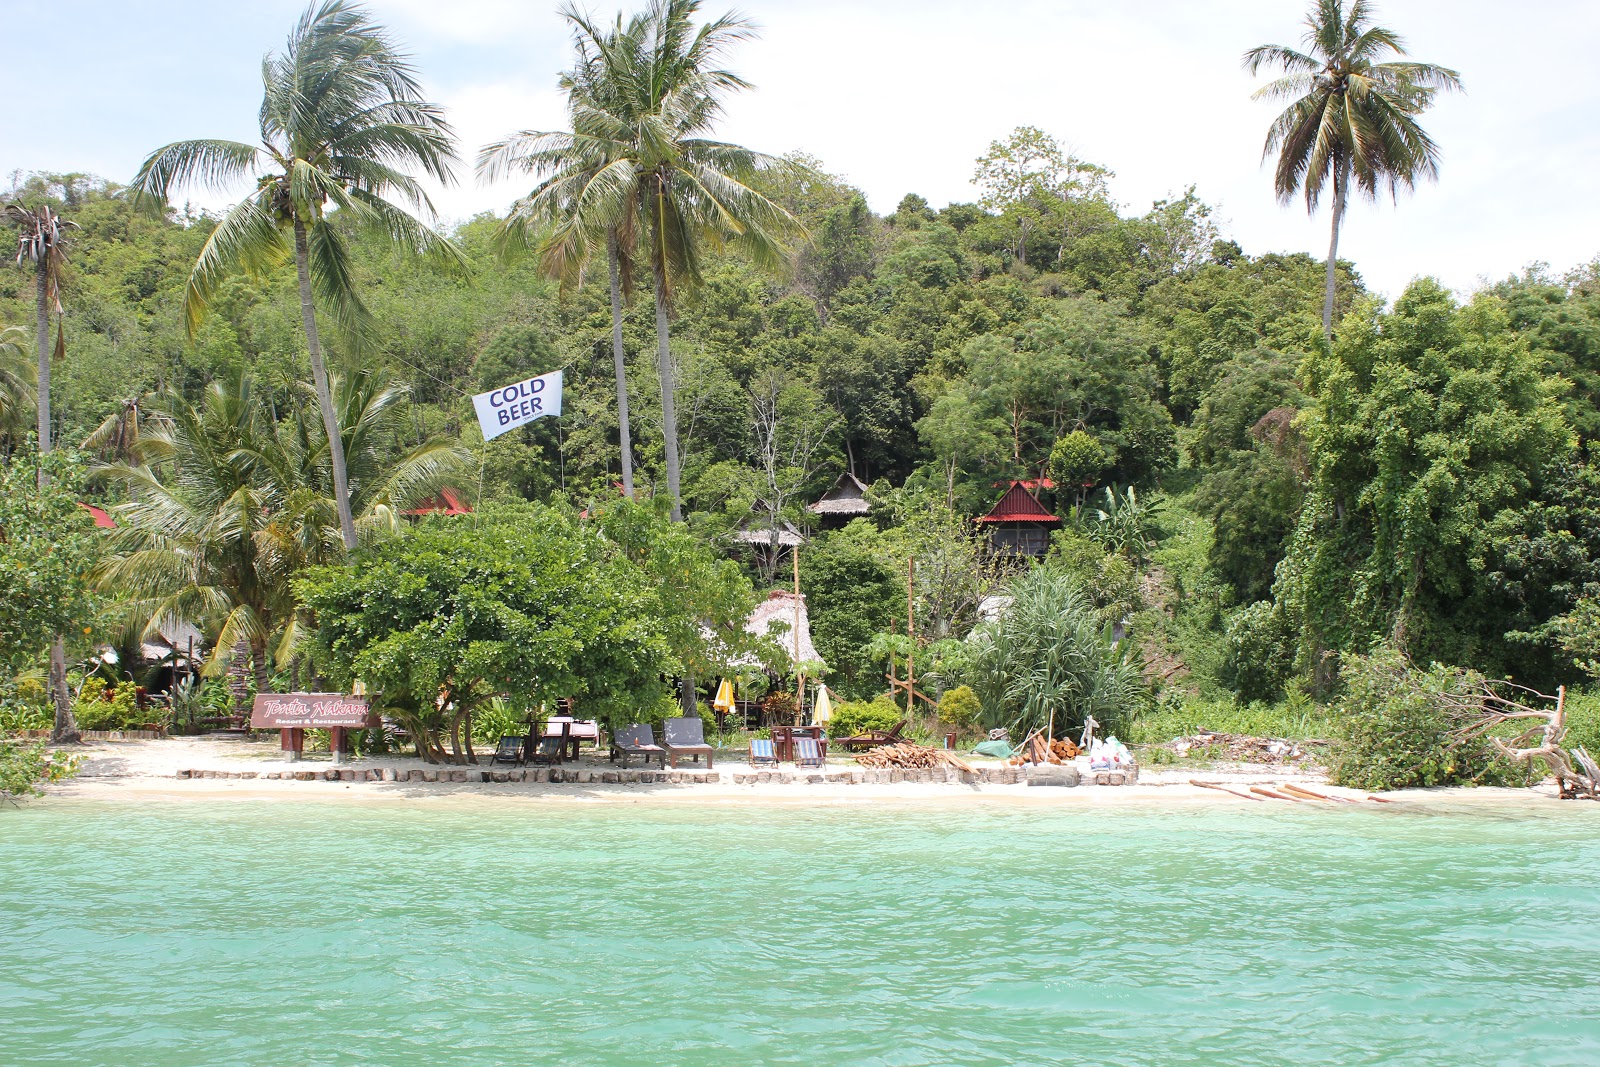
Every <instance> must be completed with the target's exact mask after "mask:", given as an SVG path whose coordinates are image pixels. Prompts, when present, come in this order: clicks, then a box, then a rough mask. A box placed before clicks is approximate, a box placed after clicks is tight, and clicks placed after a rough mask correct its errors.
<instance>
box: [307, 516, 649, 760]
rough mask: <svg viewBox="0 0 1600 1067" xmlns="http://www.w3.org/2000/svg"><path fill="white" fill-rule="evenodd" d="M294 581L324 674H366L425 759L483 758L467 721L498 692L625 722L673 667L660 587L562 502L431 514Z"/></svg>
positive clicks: (349, 677) (532, 705) (337, 677)
mask: <svg viewBox="0 0 1600 1067" xmlns="http://www.w3.org/2000/svg"><path fill="white" fill-rule="evenodd" d="M297 589H298V591H299V594H300V596H301V597H302V598H303V600H304V602H305V604H306V606H307V607H308V608H309V609H310V611H311V612H312V613H313V614H314V615H315V618H316V624H317V630H316V634H317V642H318V645H319V647H320V648H321V650H322V655H323V657H324V661H325V663H326V664H327V671H328V674H329V677H330V678H332V679H333V680H334V682H335V683H336V684H338V685H340V686H348V685H352V684H353V683H354V682H355V681H357V680H360V681H361V682H363V683H364V684H365V685H366V686H367V688H368V690H369V691H371V692H373V693H374V694H375V695H376V697H377V701H378V703H379V705H380V706H381V707H382V708H383V709H384V710H385V712H386V713H387V714H391V715H394V716H396V717H398V718H399V719H400V720H401V721H402V722H404V723H405V725H406V728H407V730H408V731H410V733H411V734H412V736H413V737H415V738H417V739H418V747H419V750H420V752H421V753H422V755H423V758H424V759H427V760H429V761H430V762H437V761H453V762H470V761H473V760H474V757H473V754H472V747H471V727H472V722H471V720H472V716H473V714H474V712H475V711H476V710H477V709H478V708H481V707H484V706H485V705H487V704H488V703H489V702H490V701H491V700H493V699H495V698H496V697H499V698H501V699H502V700H504V701H505V702H506V703H508V704H510V705H511V706H513V707H515V708H518V709H521V710H524V711H526V712H528V713H529V714H537V713H538V711H539V709H540V708H541V707H548V706H551V705H553V704H554V703H555V701H556V700H558V699H560V698H563V697H570V698H572V700H573V701H574V702H575V704H576V705H577V707H578V708H579V709H580V710H581V711H582V712H584V713H586V714H597V715H599V716H601V717H604V718H607V719H609V720H611V721H612V722H614V723H620V722H624V721H629V720H630V718H631V716H632V715H633V714H634V711H635V709H637V708H641V707H649V706H651V705H653V704H654V703H655V702H656V701H657V700H658V699H659V698H660V697H661V696H662V695H664V687H663V685H662V677H663V675H665V674H667V673H668V672H670V671H672V670H673V669H674V667H675V663H674V659H673V655H672V651H671V648H670V642H669V638H668V636H667V633H666V629H667V627H666V626H665V625H664V624H663V615H662V608H661V600H660V598H659V597H658V595H657V589H656V583H655V582H654V581H653V580H652V579H651V578H650V577H649V576H648V575H647V574H646V573H645V572H644V571H643V570H642V569H641V568H640V567H638V566H637V565H635V564H633V563H632V562H630V561H629V560H628V559H627V558H626V557H625V556H624V555H623V554H622V553H621V552H619V551H617V548H616V546H615V545H613V544H612V543H610V542H609V541H608V540H607V539H606V538H604V537H602V536H600V534H599V531H598V530H596V529H594V528H592V527H585V526H584V525H582V524H581V523H580V522H579V521H578V520H577V519H576V518H575V517H574V516H572V515H571V514H570V513H568V512H564V511H559V510H556V509H553V508H548V507H542V506H534V505H526V506H522V507H517V508H506V509H487V510H485V511H483V512H480V513H479V515H478V516H476V517H475V518H472V519H445V518H441V519H434V520H430V521H428V522H426V523H424V525H423V526H422V527H421V528H420V529H419V530H418V531H417V532H415V533H413V534H411V535H410V536H407V537H401V538H395V539H392V540H389V541H385V542H383V543H381V544H379V545H377V546H376V547H374V548H373V549H371V550H368V551H367V552H365V553H362V554H360V555H358V556H356V557H355V558H354V559H353V560H351V561H350V562H348V563H346V564H343V565H340V566H330V567H323V568H318V569H316V570H314V571H312V572H311V573H310V574H308V575H307V576H306V577H305V578H304V579H302V580H301V581H300V582H299V583H298V585H297ZM447 739H448V741H449V742H450V751H449V752H446V751H445V747H444V742H445V740H447ZM463 741H465V744H464V745H463Z"/></svg>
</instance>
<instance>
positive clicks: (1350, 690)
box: [1333, 649, 1521, 789]
mask: <svg viewBox="0 0 1600 1067" xmlns="http://www.w3.org/2000/svg"><path fill="white" fill-rule="evenodd" d="M1340 680H1341V681H1342V683H1343V685H1344V693H1343V696H1342V697H1341V699H1340V700H1339V702H1338V705H1337V709H1338V711H1339V713H1340V716H1341V718H1342V719H1343V721H1344V723H1345V736H1344V738H1343V739H1342V740H1341V742H1340V744H1339V745H1338V747H1337V749H1336V751H1335V754H1334V761H1333V780H1334V781H1335V782H1337V783H1338V784H1340V785H1347V786H1353V787H1355V788H1357V789H1411V788H1417V787H1427V786H1441V785H1501V784H1509V783H1512V782H1516V781H1521V777H1520V775H1519V774H1518V772H1516V771H1515V770H1514V768H1512V766H1511V765H1510V764H1509V763H1508V762H1507V761H1505V760H1504V759H1501V758H1499V757H1498V756H1496V755H1495V752H1494V749H1493V748H1492V747H1491V746H1490V744H1489V742H1488V741H1487V740H1485V739H1484V738H1482V737H1472V738H1463V737H1462V735H1461V730H1462V728H1463V727H1464V726H1467V725H1469V724H1470V723H1471V722H1472V721H1473V720H1474V719H1475V717H1476V716H1475V715H1474V714H1473V713H1472V712H1470V711H1463V710H1461V709H1459V708H1458V707H1455V706H1453V705H1454V704H1456V703H1469V704H1470V703H1471V701H1472V699H1473V698H1472V689H1473V687H1474V686H1477V685H1481V684H1482V677H1481V676H1480V675H1478V674H1476V673H1475V672H1472V671H1467V670H1463V669H1461V668H1459V667H1446V666H1442V665H1439V664H1435V665H1434V666H1432V667H1430V668H1428V669H1427V670H1422V669H1419V668H1417V667H1414V666H1412V664H1411V663H1410V662H1409V661H1408V660H1407V659H1406V658H1405V657H1404V656H1402V655H1401V654H1400V653H1399V652H1396V651H1393V650H1389V649H1385V650H1382V651H1379V652H1375V653H1373V654H1372V655H1370V656H1355V657H1350V658H1349V659H1347V660H1346V661H1345V663H1344V666H1343V668H1342V669H1341V671H1340Z"/></svg>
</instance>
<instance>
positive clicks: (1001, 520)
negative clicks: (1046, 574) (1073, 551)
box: [978, 482, 1061, 558]
mask: <svg viewBox="0 0 1600 1067" xmlns="http://www.w3.org/2000/svg"><path fill="white" fill-rule="evenodd" d="M978 522H980V523H982V524H983V526H984V528H985V529H987V530H988V531H989V543H990V545H992V546H993V548H994V550H995V551H996V552H1002V553H1008V554H1011V555H1016V556H1032V557H1034V558H1038V557H1039V556H1042V555H1044V554H1045V552H1046V551H1047V550H1048V549H1049V548H1050V534H1051V531H1053V530H1055V529H1056V528H1057V527H1058V526H1060V525H1061V519H1060V518H1059V517H1058V516H1056V515H1053V514H1051V513H1050V512H1049V511H1046V510H1045V507H1044V505H1043V504H1041V503H1039V502H1038V501H1037V500H1035V499H1034V498H1033V495H1032V494H1031V493H1029V492H1028V490H1027V489H1026V488H1025V487H1024V486H1023V484H1022V483H1021V482H1012V483H1011V488H1009V489H1007V490H1006V492H1005V495H1004V496H1002V497H1001V498H1000V501H999V503H997V504H995V506H994V507H992V508H990V509H989V514H987V515H983V516H981V517H979V519H978Z"/></svg>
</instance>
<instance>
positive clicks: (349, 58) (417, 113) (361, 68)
mask: <svg viewBox="0 0 1600 1067" xmlns="http://www.w3.org/2000/svg"><path fill="white" fill-rule="evenodd" d="M261 76H262V82H263V83H264V86H265V96H264V98H263V100H262V104H261V145H260V146H259V147H257V146H253V145H247V144H241V143H239V142H237V141H220V140H206V141H179V142H177V143H175V144H170V145H167V146H166V147H165V148H162V149H159V150H158V151H156V152H155V153H154V154H153V155H151V156H150V158H149V159H147V160H145V163H144V166H143V167H141V168H140V170H139V174H138V176H137V177H136V178H134V180H133V186H132V187H133V189H134V191H135V194H136V195H137V196H138V197H140V198H148V199H153V200H156V201H158V202H160V203H163V204H165V203H166V202H167V201H168V199H169V197H170V195H171V194H172V192H173V191H174V190H176V189H177V188H179V187H182V186H185V185H188V184H190V183H197V184H200V185H204V186H208V187H213V188H220V187H224V186H226V185H228V184H230V183H232V182H234V181H236V180H238V179H240V178H242V177H246V176H249V175H252V174H255V175H257V176H256V191H255V192H254V194H252V195H251V196H250V197H249V198H247V199H245V200H244V201H242V202H240V203H239V204H237V205H235V206H234V207H233V208H232V209H230V210H229V211H228V213H227V214H226V215H224V216H223V218H222V220H221V221H220V222H218V223H217V227H216V229H215V230H214V231H213V232H212V234H211V237H210V239H209V240H207V241H206V244H205V247H204V248H202V249H201V251H200V256H199V258H198V259H197V260H196V261H195V265H194V269H193V271H192V272H191V273H190V275H189V284H188V287H187V289H186V290H185V292H184V300H183V306H184V314H185V318H186V321H187V324H188V327H189V330H190V331H191V333H192V332H193V331H194V329H195V328H196V326H198V324H199V322H200V320H201V318H202V317H203V316H204V314H205V310H206V305H207V304H208V303H209V302H210V300H211V299H212V297H213V296H214V295H215V294H216V292H217V290H218V288H219V286H220V285H221V284H222V282H223V280H224V279H225V278H226V277H227V276H228V275H229V274H232V273H234V272H235V271H238V270H245V271H249V272H252V273H260V272H263V271H265V270H268V269H270V268H272V267H275V266H278V265H279V264H281V263H283V262H285V261H286V260H287V259H289V258H290V257H291V256H292V257H293V259H294V264H295V271H296V274H297V276H298V280H299V285H300V316H301V320H302V323H303V324H304V327H305V332H306V348H307V350H308V352H309V354H310V358H311V376H312V380H313V382H314V384H315V388H316V393H317V405H318V407H319V409H320V410H321V414H322V421H323V427H324V432H325V433H326V439H327V440H328V442H329V443H330V447H331V454H330V467H331V470H332V475H333V482H334V501H335V504H336V506H337V509H338V514H339V529H340V536H341V538H342V540H343V542H344V546H345V548H346V549H347V550H348V549H352V548H354V547H355V545H356V541H357V535H356V528H355V520H354V515H353V512H352V510H351V504H350V498H351V487H350V483H349V472H348V468H347V466H346V457H345V455H344V453H343V439H342V436H341V434H340V432H339V427H338V422H337V411H336V410H335V408H334V402H333V393H332V390H331V387H330V385H329V378H328V371H327V366H326V364H325V362H324V360H323V353H322V342H321V339H320V335H319V334H318V331H317V319H316V310H317V308H318V307H320V309H321V310H322V311H323V313H324V314H326V315H328V316H329V317H330V318H331V319H332V320H333V322H334V324H335V325H336V326H338V327H339V328H340V329H341V331H343V333H344V334H345V335H346V336H347V337H348V338H350V339H351V341H352V343H354V344H356V345H360V344H361V343H363V341H364V340H366V339H367V338H369V337H370V335H371V333H372V330H373V324H372V316H371V314H370V313H369V312H368V310H367V308H366V306H365V305H364V304H363V303H362V302H361V298H360V296H359V295H358V294H357V292H356V285H355V276H354V268H353V265H352V263H351V260H350V252H349V248H348V246H347V244H346V238H345V235H344V233H343V231H342V229H341V227H340V226H338V225H337V224H336V223H335V221H334V219H335V217H336V216H342V217H344V218H346V219H347V220H349V221H350V222H351V223H354V224H356V225H361V226H365V227H368V228H370V229H373V230H376V231H378V232H381V233H383V234H385V235H386V236H387V238H388V239H389V240H391V241H393V242H394V243H395V244H397V245H399V246H401V247H402V248H405V249H407V250H408V251H411V252H414V253H419V254H421V253H435V254H439V255H442V256H444V257H445V258H446V259H448V260H451V261H453V262H455V263H456V264H461V263H463V262H464V261H463V260H462V258H461V254H460V252H459V251H458V250H457V249H456V247H455V245H454V244H452V243H451V242H450V241H448V240H447V239H445V238H443V237H441V236H439V235H438V234H437V233H435V232H434V231H433V230H431V229H429V227H428V226H427V225H425V224H424V223H423V222H421V221H419V220H418V218H417V217H415V216H413V215H412V214H409V213H408V212H407V211H406V210H404V209H403V208H401V207H398V206H396V205H395V204H393V203H391V202H390V200H388V199H386V197H389V196H398V197H399V198H400V199H402V200H404V201H405V202H406V203H407V204H409V205H410V206H411V208H412V209H413V210H415V211H417V212H419V213H420V214H422V215H423V216H425V217H427V218H430V219H431V218H432V217H433V205H432V203H431V202H430V201H429V199H428V196H427V194H426V193H425V192H424V191H423V189H422V187H421V185H420V184H419V183H418V182H417V180H416V179H415V178H413V177H411V176H410V175H408V174H406V173H405V172H404V171H403V170H401V169H400V168H402V167H405V166H407V165H414V166H417V167H420V168H421V169H422V170H423V171H424V172H425V173H427V174H429V175H431V176H433V177H434V178H436V179H438V180H439V181H441V182H445V183H448V182H450V181H451V180H452V175H451V165H452V163H453V162H454V160H455V153H454V149H453V147H452V140H453V134H452V132H451V130H450V126H449V124H448V123H447V122H445V120H444V112H443V109H441V108H440V107H439V106H438V105H436V104H430V103H427V102H425V101H423V99H422V96H421V89H420V86H419V85H418V83H417V80H416V77H415V71H414V69H413V68H412V66H411V65H410V63H409V62H407V59H406V57H405V56H404V55H402V54H401V53H400V52H398V51H396V49H395V46H394V44H393V43H392V42H391V41H390V39H389V36H388V34H387V33H386V32H385V31H384V30H383V28H382V27H380V26H378V25H377V24H376V23H374V22H373V21H372V19H371V18H370V17H369V16H368V14H367V13H366V11H364V10H363V9H362V8H361V7H360V6H358V5H356V4H352V3H349V2H348V0H325V2H323V3H322V4H321V5H320V6H315V7H312V8H309V9H307V11H306V13H305V14H304V15H303V16H302V17H301V19H300V22H299V24H298V25H297V26H296V27H295V30H294V32H293V33H292V34H291V35H290V37H289V43H288V46H287V48H286V49H285V50H284V52H283V53H282V54H272V55H268V56H267V57H266V59H265V60H264V61H263V63H262V68H261ZM263 170H264V171H265V173H260V172H261V171H263Z"/></svg>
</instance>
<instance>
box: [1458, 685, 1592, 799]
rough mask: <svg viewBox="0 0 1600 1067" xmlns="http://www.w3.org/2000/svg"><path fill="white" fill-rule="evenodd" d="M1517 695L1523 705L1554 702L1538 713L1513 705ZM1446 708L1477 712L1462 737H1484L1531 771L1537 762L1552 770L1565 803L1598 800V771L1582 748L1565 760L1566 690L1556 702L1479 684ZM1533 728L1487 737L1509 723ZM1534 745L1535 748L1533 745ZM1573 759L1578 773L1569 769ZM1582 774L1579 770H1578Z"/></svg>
mask: <svg viewBox="0 0 1600 1067" xmlns="http://www.w3.org/2000/svg"><path fill="white" fill-rule="evenodd" d="M1508 693H1515V694H1517V695H1518V696H1522V697H1524V698H1526V699H1534V700H1544V701H1551V700H1553V701H1554V702H1555V706H1554V707H1549V708H1536V707H1532V706H1530V705H1528V704H1524V703H1523V702H1522V701H1521V700H1516V699H1512V697H1511V696H1509V695H1507V694H1508ZM1446 703H1447V706H1449V707H1453V708H1458V709H1460V710H1462V711H1476V712H1477V715H1478V717H1477V720H1476V721H1475V722H1473V723H1471V724H1470V725H1468V726H1467V727H1465V728H1464V729H1463V730H1462V731H1461V736H1462V737H1482V736H1485V735H1487V736H1488V740H1489V743H1490V744H1491V745H1493V746H1494V749H1495V751H1496V752H1498V753H1500V754H1501V755H1502V756H1504V757H1506V758H1507V759H1509V760H1511V761H1512V762H1514V763H1520V764H1522V765H1523V766H1525V767H1526V766H1532V764H1533V761H1534V760H1539V761H1541V762H1543V763H1544V765H1545V766H1546V767H1548V768H1549V769H1550V773H1551V775H1552V776H1554V778H1555V780H1556V790H1557V792H1558V793H1559V794H1560V796H1561V798H1562V799H1563V800H1568V799H1576V798H1583V799H1587V800H1600V773H1597V772H1600V768H1597V767H1596V766H1595V763H1594V760H1592V759H1591V758H1590V757H1589V754H1588V753H1587V752H1585V751H1584V750H1583V749H1582V748H1579V749H1577V750H1576V751H1575V752H1573V753H1571V754H1570V755H1569V754H1568V752H1567V750H1566V749H1565V748H1563V747H1562V742H1563V741H1565V740H1566V736H1567V687H1566V686H1561V687H1560V688H1559V689H1557V690H1556V695H1555V696H1554V697H1549V696H1546V695H1545V694H1543V693H1539V692H1537V691H1535V690H1532V689H1528V688H1526V687H1525V686H1518V685H1512V684H1511V683H1510V682H1487V681H1486V682H1482V683H1480V684H1479V685H1478V686H1476V687H1474V689H1473V690H1472V691H1470V693H1469V695H1467V696H1466V697H1464V698H1460V699H1458V698H1450V699H1448V700H1447V702H1446ZM1528 721H1531V722H1533V723H1534V725H1533V726H1530V727H1528V729H1526V730H1523V731H1522V732H1521V733H1519V734H1516V735H1514V736H1512V737H1502V736H1497V735H1495V734H1493V733H1491V731H1493V730H1495V729H1496V728H1498V727H1501V726H1504V725H1505V724H1506V723H1511V722H1528ZM1534 742H1538V743H1537V744H1535V743H1534ZM1574 759H1576V760H1577V762H1578V767H1576V768H1575V767H1574V766H1573V760H1574ZM1579 768H1581V769H1579Z"/></svg>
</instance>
